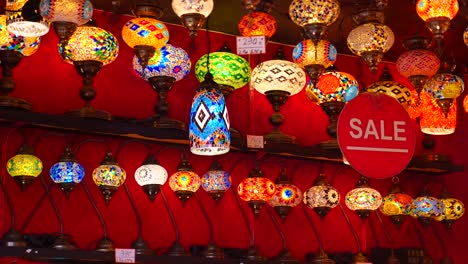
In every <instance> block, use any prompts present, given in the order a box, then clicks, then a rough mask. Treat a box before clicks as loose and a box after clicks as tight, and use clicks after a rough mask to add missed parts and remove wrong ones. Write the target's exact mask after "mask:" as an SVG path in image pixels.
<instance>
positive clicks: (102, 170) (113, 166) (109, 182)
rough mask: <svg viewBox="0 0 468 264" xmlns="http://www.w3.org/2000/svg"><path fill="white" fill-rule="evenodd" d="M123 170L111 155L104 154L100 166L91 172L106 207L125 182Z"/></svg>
mask: <svg viewBox="0 0 468 264" xmlns="http://www.w3.org/2000/svg"><path fill="white" fill-rule="evenodd" d="M126 175H127V174H126V172H125V170H124V169H123V168H122V167H120V166H119V164H117V161H115V159H114V157H113V156H112V153H110V152H108V153H106V156H105V157H104V160H103V161H102V163H101V165H99V166H98V167H97V168H95V169H94V171H93V181H94V183H95V184H96V185H97V186H98V187H99V190H101V193H102V195H103V196H104V200H105V201H106V205H108V204H109V202H110V200H111V198H112V195H114V193H115V191H117V189H118V188H119V187H120V185H122V184H123V183H124V182H125V178H126Z"/></svg>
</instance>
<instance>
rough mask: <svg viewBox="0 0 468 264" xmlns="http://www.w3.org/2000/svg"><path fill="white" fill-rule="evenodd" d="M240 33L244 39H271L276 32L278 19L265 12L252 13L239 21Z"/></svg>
mask: <svg viewBox="0 0 468 264" xmlns="http://www.w3.org/2000/svg"><path fill="white" fill-rule="evenodd" d="M238 26H239V32H240V34H241V35H242V36H244V37H251V36H265V37H267V38H271V36H273V35H274V34H275V32H276V19H275V17H274V16H272V15H270V14H268V13H265V12H251V13H249V14H246V15H244V16H243V17H242V18H241V20H240V21H239V25H238Z"/></svg>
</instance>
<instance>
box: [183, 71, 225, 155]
mask: <svg viewBox="0 0 468 264" xmlns="http://www.w3.org/2000/svg"><path fill="white" fill-rule="evenodd" d="M189 140H190V151H191V152H192V153H193V154H197V155H202V156H214V155H221V154H225V153H227V152H229V147H230V145H231V134H230V133H229V114H228V110H227V107H226V102H225V99H224V96H223V94H222V93H221V91H220V90H219V89H218V84H217V83H215V82H214V81H213V75H212V74H211V73H210V72H208V73H207V74H206V75H205V80H204V81H203V82H202V83H201V84H200V86H199V87H198V90H197V93H196V94H195V96H194V97H193V101H192V108H191V111H190V126H189Z"/></svg>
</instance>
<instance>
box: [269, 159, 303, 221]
mask: <svg viewBox="0 0 468 264" xmlns="http://www.w3.org/2000/svg"><path fill="white" fill-rule="evenodd" d="M275 189H276V191H275V194H274V195H273V197H272V198H271V199H270V200H269V201H268V204H269V205H270V206H271V207H273V208H275V211H276V213H277V214H278V215H279V217H280V218H281V220H283V221H284V220H286V217H287V216H288V215H289V212H290V211H291V209H292V208H293V207H296V206H297V205H299V204H300V203H301V201H302V191H301V190H300V189H299V188H298V187H297V186H296V185H294V184H292V183H291V181H290V180H289V178H288V176H287V175H286V170H285V169H284V168H283V169H281V172H280V175H279V176H278V178H277V179H276V183H275Z"/></svg>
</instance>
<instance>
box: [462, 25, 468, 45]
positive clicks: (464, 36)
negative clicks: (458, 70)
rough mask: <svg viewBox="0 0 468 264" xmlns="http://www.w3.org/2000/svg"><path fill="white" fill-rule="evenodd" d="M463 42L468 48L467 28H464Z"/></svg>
mask: <svg viewBox="0 0 468 264" xmlns="http://www.w3.org/2000/svg"><path fill="white" fill-rule="evenodd" d="M463 42H465V45H466V46H468V27H467V28H465V31H464V32H463Z"/></svg>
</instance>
